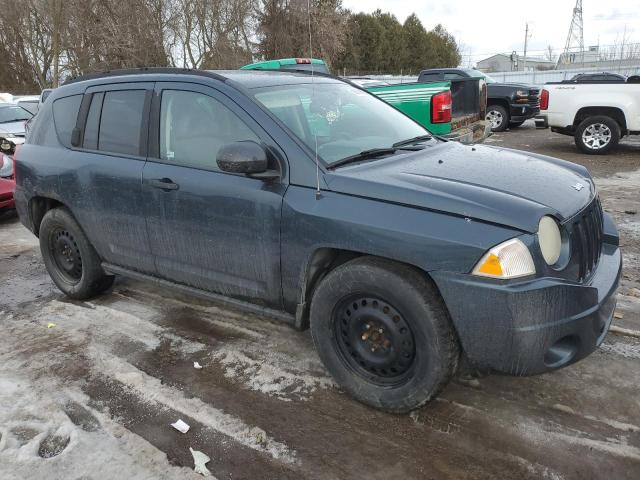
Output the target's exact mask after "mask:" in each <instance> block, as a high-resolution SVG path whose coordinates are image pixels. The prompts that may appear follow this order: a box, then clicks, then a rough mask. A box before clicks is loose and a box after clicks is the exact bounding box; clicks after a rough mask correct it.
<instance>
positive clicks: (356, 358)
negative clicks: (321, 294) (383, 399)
mask: <svg viewBox="0 0 640 480" xmlns="http://www.w3.org/2000/svg"><path fill="white" fill-rule="evenodd" d="M332 321H333V327H334V332H335V337H336V338H335V340H336V344H337V347H338V348H337V349H338V353H339V354H340V357H341V359H342V361H343V362H344V363H345V364H346V366H347V367H348V368H349V369H350V370H352V371H353V372H354V373H356V374H358V375H360V376H361V377H363V378H365V379H366V380H368V381H370V382H372V383H375V384H379V385H385V386H395V385H398V384H402V383H404V382H406V381H407V380H408V378H409V377H410V376H411V373H412V370H413V366H414V363H415V357H416V342H415V337H414V335H413V331H412V330H411V327H410V326H409V324H408V322H407V321H406V319H405V318H404V317H403V315H401V313H400V312H399V311H398V310H397V309H396V308H394V307H393V306H392V305H391V304H390V303H388V302H386V301H384V300H382V299H380V298H377V297H373V296H370V295H352V296H349V297H348V298H345V299H343V300H342V301H341V302H339V303H338V304H337V305H336V308H335V309H334V312H333V319H332Z"/></svg>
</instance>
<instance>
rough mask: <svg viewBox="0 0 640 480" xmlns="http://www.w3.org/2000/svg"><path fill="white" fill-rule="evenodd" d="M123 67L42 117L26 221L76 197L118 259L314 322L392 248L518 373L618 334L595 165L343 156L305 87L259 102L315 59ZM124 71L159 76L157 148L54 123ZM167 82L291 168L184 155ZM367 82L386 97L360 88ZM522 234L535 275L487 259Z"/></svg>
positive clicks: (24, 165)
mask: <svg viewBox="0 0 640 480" xmlns="http://www.w3.org/2000/svg"><path fill="white" fill-rule="evenodd" d="M106 80H108V81H106ZM106 80H105V78H104V77H100V76H97V77H96V78H88V79H84V80H82V81H78V82H74V83H71V84H69V85H67V86H64V87H62V88H59V89H56V90H55V91H54V92H52V94H51V98H50V100H48V101H47V102H46V103H45V104H44V105H43V106H42V109H41V111H40V113H39V114H38V116H37V117H36V121H35V124H34V126H33V129H32V130H31V131H30V134H29V137H28V139H27V143H26V144H25V146H24V147H23V149H22V150H21V152H20V155H19V159H18V163H17V175H16V177H17V188H16V195H15V196H16V202H17V208H18V212H19V215H20V218H21V221H22V222H23V223H24V224H25V225H26V226H27V227H28V228H29V229H31V230H32V231H34V233H36V234H37V233H38V222H39V220H40V219H41V218H42V209H43V207H42V205H43V204H49V203H54V204H57V205H64V206H66V207H67V208H68V209H69V210H70V211H71V213H72V214H73V215H74V216H75V217H76V218H77V219H78V221H79V223H80V224H81V225H82V226H83V227H84V229H85V231H86V234H87V236H88V237H89V238H90V240H91V241H92V242H93V243H94V245H95V248H96V250H97V251H98V253H99V255H100V256H101V257H102V258H103V259H104V261H105V262H106V264H112V265H113V266H114V268H115V267H117V271H118V273H126V272H127V271H130V272H131V273H132V274H143V275H145V276H146V277H148V278H156V279H158V280H159V281H162V282H165V283H167V282H172V283H175V284H176V285H178V284H179V285H186V286H189V287H190V288H194V289H197V290H198V291H201V292H210V293H211V294H214V295H219V296H220V295H221V296H226V297H232V298H236V299H241V300H243V301H247V302H250V303H252V304H254V305H255V304H257V305H262V306H264V307H266V308H269V309H270V311H279V312H282V313H283V315H285V316H288V318H290V319H291V320H292V321H294V319H295V324H296V325H297V326H299V327H305V326H306V325H307V316H308V308H309V301H310V298H311V296H312V295H313V292H314V288H315V286H316V285H317V281H318V279H319V278H322V275H323V272H326V271H327V269H328V268H330V266H331V265H335V263H336V262H337V261H338V260H339V259H340V258H341V256H342V257H346V258H354V257H357V256H362V255H369V256H376V257H383V258H386V259H390V260H393V261H396V262H399V263H402V264H405V265H409V266H411V267H412V268H415V269H417V270H418V271H419V272H421V274H422V275H424V276H426V277H428V278H430V279H432V280H433V281H434V282H435V284H436V285H437V288H438V290H439V292H440V294H441V295H442V298H443V300H444V303H445V305H446V308H447V310H448V312H449V315H450V317H451V320H452V322H453V325H454V327H455V331H456V333H457V336H458V337H459V340H460V343H461V345H462V347H463V349H464V351H465V353H466V354H467V356H468V357H469V359H470V360H471V361H472V362H474V363H475V364H477V365H479V366H482V367H485V368H488V369H493V370H497V371H501V372H506V373H510V374H516V375H525V374H534V373H540V372H543V371H547V370H551V369H554V368H558V367H561V366H565V365H568V364H570V363H571V362H573V361H576V360H578V359H580V358H583V357H584V356H586V355H587V354H589V353H590V352H591V351H593V350H594V349H595V348H596V347H597V346H598V345H599V344H600V343H601V342H602V340H603V338H604V336H605V335H606V332H607V330H608V327H609V323H610V319H611V316H612V309H613V305H614V302H615V300H614V299H615V295H614V293H615V290H616V287H617V283H618V279H619V275H620V270H621V260H620V259H621V256H620V251H619V248H618V234H617V231H616V228H615V226H614V225H613V222H612V221H611V218H610V217H609V216H608V215H607V214H606V213H604V212H602V210H601V207H600V205H599V202H598V199H597V192H596V189H595V186H594V184H593V181H592V179H591V177H590V176H589V174H588V172H587V171H586V169H584V168H582V167H579V166H576V165H572V164H569V163H567V162H562V161H560V160H556V159H551V158H548V157H543V156H539V155H534V154H529V153H524V152H515V151H511V150H506V149H500V148H494V147H488V146H476V147H471V146H466V145H462V144H459V143H455V142H442V141H440V140H436V139H433V138H432V139H430V140H426V139H425V140H424V141H423V142H422V143H420V144H419V148H415V149H413V150H412V149H408V150H401V149H398V150H397V151H395V152H394V153H393V154H391V153H390V154H389V155H382V156H381V157H380V158H376V159H375V160H371V161H364V160H363V161H361V162H357V161H356V162H354V163H351V164H348V165H344V166H341V167H338V168H333V167H332V166H331V164H330V162H328V161H326V160H325V159H324V158H321V157H320V158H316V155H315V152H314V151H313V149H312V148H311V147H310V146H309V144H308V143H306V142H305V140H304V138H303V136H304V132H303V131H302V130H300V133H297V130H296V129H299V128H300V129H301V128H302V126H300V124H299V123H297V122H298V120H296V119H294V118H293V116H292V115H293V113H296V115H298V114H299V115H300V116H299V117H296V118H297V119H299V118H305V117H304V115H305V112H307V113H306V115H309V113H308V112H309V111H313V109H311V110H309V106H308V105H306V104H305V103H304V102H302V103H301V104H299V105H296V109H295V111H294V110H293V109H292V110H291V111H289V110H287V109H288V108H289V107H291V104H290V103H287V102H288V100H287V102H284V101H280V100H279V102H280V103H277V102H276V101H275V100H273V101H271V104H269V105H270V106H271V108H272V109H271V110H270V108H267V103H268V102H267V103H263V102H262V101H259V100H258V98H259V97H260V95H262V94H264V89H265V88H266V87H274V88H275V87H277V88H281V87H284V88H285V89H288V90H290V91H293V90H295V89H296V88H303V87H304V88H307V86H308V85H309V83H310V82H311V79H310V77H309V76H308V75H304V74H297V73H286V72H253V71H233V72H231V71H228V72H227V71H224V72H216V73H195V72H189V71H171V70H167V71H164V70H158V71H147V72H145V73H141V72H140V73H136V72H135V71H133V72H126V73H122V74H121V75H120V76H118V75H111V76H110V77H108V78H107V79H106ZM314 82H315V84H314V87H313V88H314V89H316V90H317V91H322V89H323V88H330V87H331V88H353V89H354V90H355V87H350V86H345V87H342V86H341V85H347V84H345V83H344V82H341V81H340V80H338V79H335V78H330V77H317V78H316V79H315V80H314ZM118 84H122V85H120V88H122V89H125V90H127V89H128V90H131V89H132V88H134V89H142V90H144V92H145V95H144V98H145V103H144V109H143V112H144V113H143V116H142V119H141V125H142V126H143V127H145V126H147V127H148V128H147V129H146V130H145V128H142V129H141V132H148V135H147V134H141V137H140V138H141V143H140V149H139V151H138V152H137V153H136V154H131V155H125V154H120V155H103V154H100V155H94V153H95V152H92V151H90V150H89V149H86V148H84V147H78V146H75V147H74V146H71V145H69V146H65V145H64V139H61V138H60V128H59V127H60V125H57V127H58V135H56V131H55V129H53V127H52V124H51V123H50V122H52V121H53V117H54V115H53V114H52V109H53V108H55V105H56V102H59V101H61V100H63V99H64V98H66V97H70V96H73V95H82V96H83V97H82V102H81V103H80V106H79V108H78V115H77V122H76V124H75V125H76V127H75V128H78V127H80V129H81V130H82V129H84V127H85V124H87V122H88V118H90V101H91V100H92V98H93V95H94V94H95V93H96V92H98V91H100V90H101V89H104V88H105V86H107V87H108V88H107V90H112V89H113V88H116V89H117V88H118ZM125 84H126V85H125ZM133 84H137V85H133ZM132 85H133V87H132ZM336 85H337V87H336ZM165 90H183V91H187V92H191V93H192V94H198V95H204V97H199V100H198V102H200V103H199V104H202V102H205V103H206V102H209V101H210V100H209V98H213V99H214V100H215V101H217V102H219V103H220V104H222V105H225V107H226V108H227V109H228V110H229V111H231V112H233V113H234V115H236V116H237V117H238V118H240V119H242V121H243V122H244V124H245V125H246V126H248V128H249V129H250V130H251V131H252V133H251V135H255V136H256V137H257V138H258V140H259V142H260V143H261V144H262V145H263V146H264V147H265V148H266V149H267V150H268V151H269V152H271V155H272V159H274V162H275V163H274V164H275V165H277V168H278V170H279V172H280V174H279V178H278V179H277V180H273V179H271V180H269V181H265V180H261V179H259V178H251V177H249V176H243V175H236V174H228V173H223V172H220V171H216V170H215V169H203V168H199V167H195V166H184V165H182V166H176V165H173V164H172V159H174V158H177V157H178V156H179V153H178V152H179V149H178V148H176V149H175V151H173V150H172V151H171V152H170V153H171V154H170V155H168V152H164V153H163V152H162V149H163V148H164V147H163V145H164V143H163V142H164V141H163V140H162V138H163V135H165V136H170V135H171V133H168V130H167V131H164V130H163V127H162V125H163V123H162V122H163V120H162V119H163V118H164V117H163V115H165V114H167V113H166V112H168V111H169V110H164V109H169V108H170V106H169V105H166V106H165V105H164V104H163V103H162V102H163V98H165V93H164V92H165ZM357 95H359V96H360V95H366V96H371V94H370V93H367V92H364V91H361V90H359V89H358V92H357ZM205 97H206V98H205ZM87 98H88V100H87ZM96 98H97V97H96ZM105 98H106V97H105ZM359 98H360V97H359ZM203 99H204V100H203ZM364 100H366V101H369V98H368V97H366V98H363V101H364ZM375 101H376V102H378V100H375ZM216 105H217V104H216ZM292 108H293V107H292ZM385 108H389V107H387V106H385ZM305 109H306V110H305ZM163 111H164V112H165V113H163ZM318 111H320V110H318ZM176 112H178V110H176ZM176 114H177V113H176ZM332 115H333V114H332ZM327 118H329V116H327ZM330 120H332V121H333V120H335V119H334V118H333V117H331V118H330ZM309 122H310V120H309ZM329 123H331V122H329ZM416 125H417V124H416ZM193 128H196V127H195V126H194V127H193ZM305 128H307V127H305ZM52 129H53V130H52ZM85 130H86V129H85ZM420 131H422V132H423V133H425V134H427V133H428V132H426V131H424V130H423V129H421V130H420ZM163 132H164V133H163ZM307 133H308V132H307ZM80 134H81V135H80V139H81V141H84V140H82V131H81V132H80ZM186 134H188V132H185V135H186ZM70 135H71V137H73V135H74V134H73V133H70ZM75 135H77V133H76V134H75ZM84 138H85V139H86V138H87V134H86V131H85V133H84ZM77 140H78V139H77V138H76V143H77ZM340 142H343V143H345V142H344V141H343V140H337V141H336V144H340V145H342V143H340ZM347 143H348V142H347ZM325 150H326V149H325ZM327 151H328V150H327ZM163 155H164V157H163ZM125 164H126V166H125ZM158 182H160V183H158ZM169 184H175V185H176V186H175V187H173V186H170V187H167V185H169ZM577 185H580V188H577ZM545 215H550V216H553V217H554V218H555V219H556V220H557V222H558V223H559V224H560V225H561V227H562V228H563V229H565V230H566V231H567V239H566V241H567V242H568V245H569V247H568V248H570V250H571V251H570V255H569V257H568V259H567V264H566V266H563V268H554V267H551V266H549V265H547V264H545V263H544V260H543V259H542V257H541V253H540V246H539V244H538V237H537V229H538V222H539V220H540V218H541V217H543V216H545ZM510 239H518V240H519V241H520V242H522V244H524V245H525V246H526V247H527V248H528V250H529V251H530V253H531V257H532V258H533V261H534V263H535V267H536V273H535V275H530V276H528V277H524V278H517V279H513V280H498V279H493V278H483V277H481V276H477V275H474V274H473V273H472V272H473V271H474V267H475V266H476V265H477V264H478V262H479V261H480V260H481V258H483V256H484V255H485V254H486V253H487V252H488V251H489V250H490V249H492V248H493V247H495V246H496V245H499V244H501V243H503V242H505V241H508V240H510ZM563 241H564V240H563ZM133 257H136V258H135V259H134V258H133ZM587 257H589V258H587ZM112 271H116V270H112Z"/></svg>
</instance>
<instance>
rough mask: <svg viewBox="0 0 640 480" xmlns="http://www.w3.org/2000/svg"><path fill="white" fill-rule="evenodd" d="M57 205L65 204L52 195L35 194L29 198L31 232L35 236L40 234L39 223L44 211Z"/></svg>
mask: <svg viewBox="0 0 640 480" xmlns="http://www.w3.org/2000/svg"><path fill="white" fill-rule="evenodd" d="M59 207H66V205H65V204H64V203H62V202H61V201H60V200H58V199H55V198H52V197H46V196H39V195H37V196H34V197H32V198H31V199H30V200H29V215H30V217H31V224H32V225H33V233H34V234H35V235H36V237H37V236H39V234H40V224H41V223H42V219H43V218H44V216H45V215H46V213H47V212H48V211H49V210H52V209H54V208H59Z"/></svg>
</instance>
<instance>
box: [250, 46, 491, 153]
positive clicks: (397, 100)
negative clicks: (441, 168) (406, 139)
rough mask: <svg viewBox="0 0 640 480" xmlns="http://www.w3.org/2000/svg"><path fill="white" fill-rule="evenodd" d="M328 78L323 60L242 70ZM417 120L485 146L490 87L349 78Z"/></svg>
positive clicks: (473, 81) (468, 81)
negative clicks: (295, 72)
mask: <svg viewBox="0 0 640 480" xmlns="http://www.w3.org/2000/svg"><path fill="white" fill-rule="evenodd" d="M312 69H313V71H314V72H316V73H322V74H328V73H329V69H328V68H327V65H326V64H325V63H324V62H323V61H322V60H320V59H316V58H314V59H309V58H286V59H280V60H267V61H263V62H257V63H252V64H250V65H245V66H244V67H242V68H241V70H294V71H300V72H305V73H308V72H310V71H311V70H312ZM347 80H349V81H351V82H352V83H354V84H356V85H359V86H360V87H362V88H364V89H366V90H367V91H369V92H370V93H372V94H374V95H376V96H377V97H379V98H381V99H382V100H384V101H385V102H387V103H389V104H391V105H393V106H394V107H396V108H397V109H398V110H400V111H401V112H402V113H404V114H405V115H407V116H409V117H411V118H413V119H414V120H415V121H417V122H418V123H420V124H421V125H422V126H424V127H425V128H427V129H428V130H429V131H430V132H432V133H433V134H435V135H439V136H441V137H445V138H447V139H450V140H456V141H459V142H462V143H478V142H482V141H483V140H484V139H485V138H487V137H488V136H489V135H490V134H491V127H490V124H489V122H487V121H486V120H485V116H486V110H487V85H486V82H485V81H484V79H482V78H461V79H456V80H450V81H438V82H429V83H403V84H389V83H387V82H385V81H380V80H373V79H369V78H362V77H354V78H347Z"/></svg>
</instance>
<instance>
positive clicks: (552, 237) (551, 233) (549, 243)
mask: <svg viewBox="0 0 640 480" xmlns="http://www.w3.org/2000/svg"><path fill="white" fill-rule="evenodd" d="M538 244H540V251H541V252H542V257H543V258H544V261H545V262H547V265H555V264H556V263H558V260H559V259H560V253H561V252H562V235H561V233H560V227H559V226H558V222H556V221H555V220H554V219H553V218H552V217H542V218H541V219H540V223H539V224H538Z"/></svg>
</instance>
